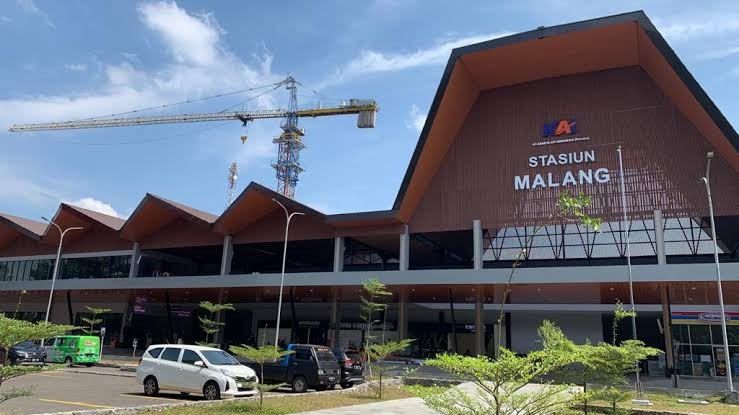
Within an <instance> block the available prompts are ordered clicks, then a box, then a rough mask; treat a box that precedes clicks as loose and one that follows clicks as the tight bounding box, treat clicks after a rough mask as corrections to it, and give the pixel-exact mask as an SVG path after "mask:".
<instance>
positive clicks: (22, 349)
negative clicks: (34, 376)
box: [0, 341, 46, 366]
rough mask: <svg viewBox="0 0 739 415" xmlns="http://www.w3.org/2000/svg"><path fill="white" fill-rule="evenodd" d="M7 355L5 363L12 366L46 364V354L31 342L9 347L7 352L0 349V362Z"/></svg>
mask: <svg viewBox="0 0 739 415" xmlns="http://www.w3.org/2000/svg"><path fill="white" fill-rule="evenodd" d="M6 354H7V362H8V363H9V364H10V365H11V366H12V365H21V364H24V363H26V364H28V363H41V364H44V362H46V352H44V350H43V349H41V348H40V347H38V346H36V344H35V343H34V342H32V341H25V342H22V343H18V344H16V345H15V346H13V347H11V348H10V350H9V351H6V350H5V349H3V348H0V362H3V361H5V357H6Z"/></svg>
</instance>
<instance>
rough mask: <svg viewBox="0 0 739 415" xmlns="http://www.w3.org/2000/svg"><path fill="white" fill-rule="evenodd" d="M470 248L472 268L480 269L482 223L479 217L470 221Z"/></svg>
mask: <svg viewBox="0 0 739 415" xmlns="http://www.w3.org/2000/svg"><path fill="white" fill-rule="evenodd" d="M472 249H473V255H472V258H473V265H474V269H482V223H481V222H480V219H475V220H473V221H472Z"/></svg>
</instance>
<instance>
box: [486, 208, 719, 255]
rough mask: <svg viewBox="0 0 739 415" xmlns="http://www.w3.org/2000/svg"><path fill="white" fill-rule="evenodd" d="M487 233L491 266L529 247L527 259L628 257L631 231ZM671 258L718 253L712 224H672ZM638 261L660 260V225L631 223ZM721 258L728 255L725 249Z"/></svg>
mask: <svg viewBox="0 0 739 415" xmlns="http://www.w3.org/2000/svg"><path fill="white" fill-rule="evenodd" d="M535 229H536V228H535V227H532V226H526V227H524V226H519V227H508V228H500V229H486V230H484V232H483V235H484V236H483V245H484V248H485V250H484V257H483V258H484V260H485V261H512V260H515V259H516V257H517V256H518V255H519V253H520V252H521V248H523V246H524V244H526V243H528V245H529V246H528V249H527V251H526V257H525V258H524V259H527V260H528V259H531V260H541V259H591V258H623V257H625V256H626V229H625V227H624V226H623V223H622V222H603V225H602V227H601V230H600V232H594V231H593V230H592V229H590V228H587V227H585V226H580V225H578V224H572V223H568V224H562V225H548V226H543V227H541V228H540V229H538V232H536V234H535V236H534V237H533V238H532V236H531V235H532V233H534V231H535ZM663 232H664V238H665V253H666V254H667V255H668V256H697V255H707V254H712V253H713V241H712V240H711V237H710V224H709V223H707V222H706V221H704V220H702V219H700V218H666V219H665V221H664V228H663ZM629 239H630V244H631V256H632V257H650V256H656V255H657V246H656V240H655V234H654V221H653V220H651V219H645V220H635V221H630V222H629ZM719 253H720V254H722V253H724V251H723V249H722V248H721V247H719Z"/></svg>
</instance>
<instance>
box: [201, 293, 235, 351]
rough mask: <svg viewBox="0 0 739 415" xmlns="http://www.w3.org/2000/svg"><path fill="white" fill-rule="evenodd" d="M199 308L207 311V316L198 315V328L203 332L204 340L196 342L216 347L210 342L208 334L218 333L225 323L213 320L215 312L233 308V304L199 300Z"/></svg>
mask: <svg viewBox="0 0 739 415" xmlns="http://www.w3.org/2000/svg"><path fill="white" fill-rule="evenodd" d="M200 308H202V309H204V310H205V311H207V312H208V313H209V314H208V317H203V316H198V320H200V328H201V329H202V330H203V331H204V332H205V341H204V342H197V343H198V344H199V345H201V346H208V347H216V346H217V345H216V344H215V343H211V342H210V335H211V334H213V335H214V334H216V333H218V331H219V330H221V327H223V326H224V325H225V324H223V323H221V322H220V321H217V320H215V318H216V314H217V313H219V312H221V311H226V310H234V306H233V304H228V303H226V304H215V303H211V302H210V301H201V302H200Z"/></svg>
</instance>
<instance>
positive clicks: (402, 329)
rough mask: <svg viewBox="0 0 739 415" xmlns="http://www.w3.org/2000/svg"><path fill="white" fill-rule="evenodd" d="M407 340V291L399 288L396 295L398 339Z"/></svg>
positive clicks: (404, 288)
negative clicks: (398, 292)
mask: <svg viewBox="0 0 739 415" xmlns="http://www.w3.org/2000/svg"><path fill="white" fill-rule="evenodd" d="M405 338H408V289H407V288H406V287H401V288H400V294H399V295H398V339H399V340H403V339H405Z"/></svg>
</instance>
